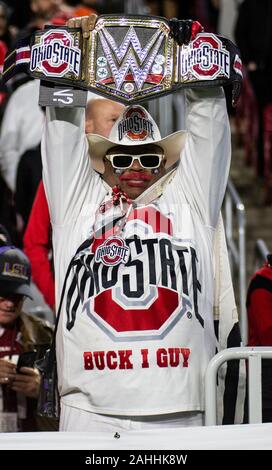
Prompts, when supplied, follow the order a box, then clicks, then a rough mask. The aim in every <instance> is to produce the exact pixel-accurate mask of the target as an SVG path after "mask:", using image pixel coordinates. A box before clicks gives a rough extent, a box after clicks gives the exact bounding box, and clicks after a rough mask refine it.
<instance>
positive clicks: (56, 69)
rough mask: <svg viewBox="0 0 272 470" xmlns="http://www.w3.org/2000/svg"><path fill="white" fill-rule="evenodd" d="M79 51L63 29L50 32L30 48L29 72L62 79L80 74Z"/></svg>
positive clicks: (69, 35) (71, 37) (72, 39)
mask: <svg viewBox="0 0 272 470" xmlns="http://www.w3.org/2000/svg"><path fill="white" fill-rule="evenodd" d="M80 60H81V50H80V49H79V48H78V47H75V44H74V38H73V36H72V35H71V34H70V33H68V32H67V31H65V30H63V29H55V30H53V31H52V30H50V31H48V33H45V34H43V35H42V36H41V42H40V43H38V44H35V45H34V46H33V47H32V48H31V57H30V70H31V72H33V71H35V72H42V73H44V74H45V75H46V76H48V77H63V75H65V74H66V73H67V72H71V73H72V74H74V75H75V76H76V77H77V76H79V72H80Z"/></svg>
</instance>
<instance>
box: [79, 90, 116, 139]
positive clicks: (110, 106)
mask: <svg viewBox="0 0 272 470" xmlns="http://www.w3.org/2000/svg"><path fill="white" fill-rule="evenodd" d="M123 110H124V105H122V104H121V103H117V102H115V101H111V100H104V99H95V100H91V101H90V103H89V104H88V106H87V110H86V123H85V132H86V134H98V135H102V137H109V133H110V131H111V128H112V126H113V124H114V123H115V121H117V119H118V118H119V116H120V114H121V112H122V111H123Z"/></svg>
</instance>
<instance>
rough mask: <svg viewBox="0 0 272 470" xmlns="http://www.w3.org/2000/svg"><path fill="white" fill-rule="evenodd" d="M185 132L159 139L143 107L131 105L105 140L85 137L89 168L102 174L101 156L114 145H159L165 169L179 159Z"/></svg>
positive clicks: (98, 137)
mask: <svg viewBox="0 0 272 470" xmlns="http://www.w3.org/2000/svg"><path fill="white" fill-rule="evenodd" d="M186 134H187V133H186V131H177V132H174V133H173V134H171V135H168V136H167V137H164V139H162V138H161V134H160V131H159V129H158V126H157V124H156V123H155V121H154V119H153V118H152V117H151V115H150V114H149V113H148V112H147V111H146V109H145V108H143V107H142V106H139V105H132V106H129V107H127V108H125V109H124V111H123V113H122V114H121V115H120V117H119V118H118V120H117V121H116V122H115V124H114V126H113V127H112V130H111V132H110V135H109V138H108V139H107V138H106V137H102V136H100V135H97V134H87V139H88V142H89V153H90V157H91V162H92V167H93V168H94V169H95V170H96V171H98V172H99V173H104V170H105V168H104V163H103V157H104V156H105V155H106V153H107V151H108V150H109V149H110V148H112V147H115V146H116V145H124V146H131V145H134V146H135V145H146V144H156V145H159V146H160V147H161V148H162V149H163V151H164V154H165V157H166V164H165V167H166V169H167V168H169V167H171V166H172V165H173V164H174V163H176V162H177V161H178V160H179V158H180V153H181V150H182V149H183V147H184V143H185V139H186Z"/></svg>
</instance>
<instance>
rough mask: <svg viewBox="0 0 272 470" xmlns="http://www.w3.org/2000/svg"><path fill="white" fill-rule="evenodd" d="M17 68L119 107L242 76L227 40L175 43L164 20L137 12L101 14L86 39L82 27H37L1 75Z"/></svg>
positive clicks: (207, 36)
mask: <svg viewBox="0 0 272 470" xmlns="http://www.w3.org/2000/svg"><path fill="white" fill-rule="evenodd" d="M21 70H24V71H26V72H27V73H28V74H29V75H31V76H32V77H34V78H39V79H41V80H44V81H49V82H54V84H55V85H61V86H62V85H66V86H69V87H72V88H75V89H81V90H89V91H91V92H94V93H98V94H100V95H102V96H104V97H106V98H110V99H114V100H117V101H121V102H122V103H124V104H131V103H135V102H140V101H144V100H149V99H152V98H155V97H157V96H161V95H165V94H168V93H172V92H174V91H176V90H178V89H180V88H183V87H196V86H205V87H207V86H218V85H226V84H234V83H235V85H236V87H237V84H238V85H239V84H240V83H241V81H242V62H241V59H240V55H239V50H238V49H237V47H236V46H235V45H234V44H233V43H232V42H231V41H230V40H229V39H226V38H223V37H221V36H217V35H215V34H211V33H205V32H202V33H199V34H197V36H196V37H195V39H193V40H192V41H191V42H189V44H187V45H186V44H183V45H179V44H178V43H177V42H176V41H175V40H174V39H173V37H172V35H171V31H170V26H169V22H168V20H166V19H165V18H161V17H149V16H139V15H126V16H124V15H102V16H100V17H99V18H98V19H97V22H96V25H95V28H94V30H93V31H92V32H91V33H90V37H89V38H88V39H84V38H83V36H82V32H81V29H79V28H67V27H52V26H49V27H46V28H45V29H44V30H43V31H37V32H36V33H35V34H34V35H33V36H32V37H31V41H30V42H29V39H28V40H27V39H26V40H24V41H22V42H21V43H20V44H19V45H17V47H16V49H15V50H14V51H13V52H12V53H11V54H10V55H9V56H8V57H7V58H6V60H5V64H4V71H3V80H4V81H7V80H9V78H10V77H11V76H12V75H14V74H15V73H17V72H18V71H21ZM239 86H240V85H239ZM60 93H61V91H60ZM65 96H66V95H65V94H64V96H63V99H64V97H65ZM52 104H53V103H52Z"/></svg>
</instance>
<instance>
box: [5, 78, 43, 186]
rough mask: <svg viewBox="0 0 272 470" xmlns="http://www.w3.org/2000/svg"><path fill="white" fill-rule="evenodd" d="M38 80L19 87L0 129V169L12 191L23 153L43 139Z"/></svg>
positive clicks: (9, 103) (10, 102)
mask: <svg viewBox="0 0 272 470" xmlns="http://www.w3.org/2000/svg"><path fill="white" fill-rule="evenodd" d="M38 97H39V80H32V81H30V82H27V83H25V84H24V85H22V86H20V87H19V88H18V89H17V90H16V91H15V92H14V93H13V94H12V95H11V97H10V99H9V102H8V104H7V107H6V109H5V113H4V116H3V120H2V125H1V137H0V168H1V173H2V175H3V178H4V179H5V181H6V183H7V185H8V186H9V188H10V189H11V190H12V191H15V185H16V174H17V168H18V164H19V161H20V158H21V156H22V155H23V153H24V152H25V151H26V150H29V149H32V148H34V147H36V146H37V145H38V144H39V143H40V141H41V136H42V129H43V122H44V116H43V112H42V110H41V108H40V106H39V105H38Z"/></svg>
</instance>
